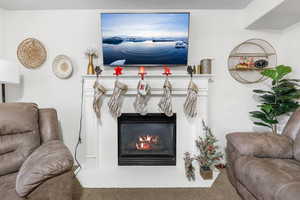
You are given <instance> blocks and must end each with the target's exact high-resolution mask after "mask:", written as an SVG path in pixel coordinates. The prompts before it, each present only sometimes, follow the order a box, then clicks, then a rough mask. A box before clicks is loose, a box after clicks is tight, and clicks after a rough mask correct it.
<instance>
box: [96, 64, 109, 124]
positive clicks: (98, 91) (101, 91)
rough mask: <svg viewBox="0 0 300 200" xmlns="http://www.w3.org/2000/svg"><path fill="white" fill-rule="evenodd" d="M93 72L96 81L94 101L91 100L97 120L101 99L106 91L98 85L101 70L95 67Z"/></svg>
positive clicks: (99, 114) (99, 113)
mask: <svg viewBox="0 0 300 200" xmlns="http://www.w3.org/2000/svg"><path fill="white" fill-rule="evenodd" d="M95 71H96V74H97V79H96V81H95V83H94V100H93V109H94V112H95V114H96V116H97V118H98V119H100V116H101V106H102V103H103V97H104V95H105V93H106V91H107V90H106V89H105V87H104V86H103V85H101V84H100V83H99V75H100V74H101V72H102V69H101V68H100V67H99V66H97V67H96V68H95Z"/></svg>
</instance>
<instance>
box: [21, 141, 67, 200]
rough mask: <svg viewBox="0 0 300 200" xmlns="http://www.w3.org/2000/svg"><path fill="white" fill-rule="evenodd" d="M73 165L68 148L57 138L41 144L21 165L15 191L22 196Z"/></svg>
mask: <svg viewBox="0 0 300 200" xmlns="http://www.w3.org/2000/svg"><path fill="white" fill-rule="evenodd" d="M72 167H73V157H72V154H71V152H70V151H69V149H68V148H67V147H66V146H65V145H64V144H63V143H62V142H61V141H59V140H53V141H49V142H46V143H44V144H42V145H41V146H40V147H39V148H37V149H36V150H35V151H34V152H33V153H32V154H31V155H30V156H29V158H28V159H27V160H26V161H25V162H24V164H23V165H22V167H21V169H20V171H19V174H18V177H17V182H16V191H17V193H18V194H19V196H21V197H24V196H26V195H28V194H29V193H30V192H31V191H33V190H34V189H35V188H36V187H38V186H39V185H40V184H42V183H43V182H45V181H46V180H48V179H50V178H52V177H55V176H57V175H60V174H62V173H64V172H66V171H69V170H71V168H72Z"/></svg>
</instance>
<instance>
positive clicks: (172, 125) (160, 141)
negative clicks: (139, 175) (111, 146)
mask: <svg viewBox="0 0 300 200" xmlns="http://www.w3.org/2000/svg"><path fill="white" fill-rule="evenodd" d="M118 154H119V155H118V163H119V165H176V115H174V116H172V117H167V116H165V115H163V114H148V115H146V116H141V115H139V114H132V113H130V114H122V116H121V117H119V118H118Z"/></svg>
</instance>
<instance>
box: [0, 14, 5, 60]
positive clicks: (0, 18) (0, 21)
mask: <svg viewBox="0 0 300 200" xmlns="http://www.w3.org/2000/svg"><path fill="white" fill-rule="evenodd" d="M4 12H5V10H3V9H2V8H0V58H1V57H2V56H3V52H4V44H3V39H4V36H3V34H4Z"/></svg>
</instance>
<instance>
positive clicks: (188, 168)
mask: <svg viewBox="0 0 300 200" xmlns="http://www.w3.org/2000/svg"><path fill="white" fill-rule="evenodd" d="M194 160H195V158H193V157H191V154H190V153H189V152H186V153H185V154H184V166H185V175H186V177H187V179H188V180H189V181H195V180H196V177H195V167H194V166H193V161H194Z"/></svg>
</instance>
